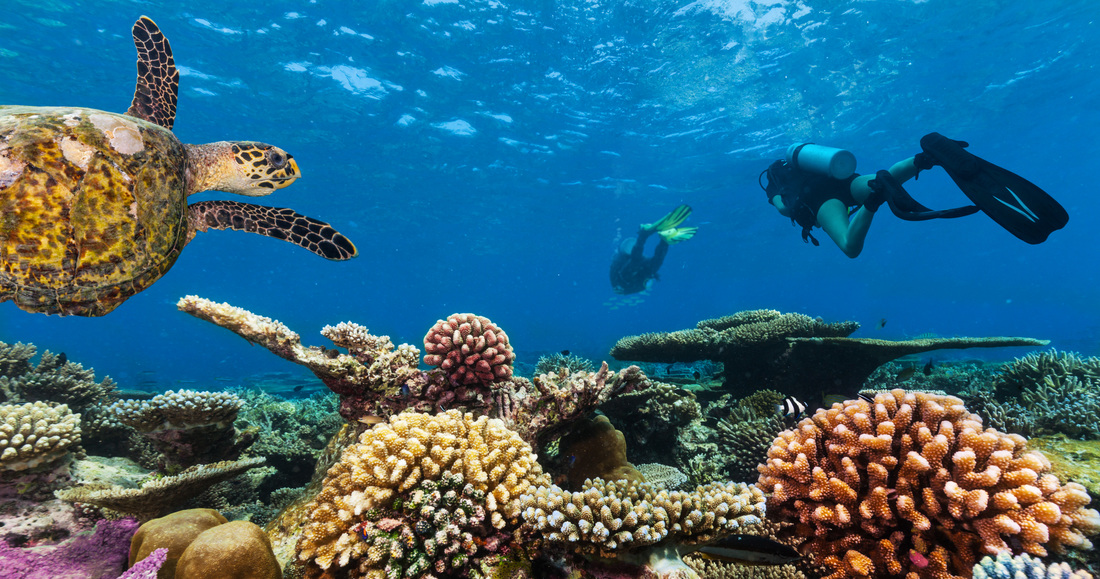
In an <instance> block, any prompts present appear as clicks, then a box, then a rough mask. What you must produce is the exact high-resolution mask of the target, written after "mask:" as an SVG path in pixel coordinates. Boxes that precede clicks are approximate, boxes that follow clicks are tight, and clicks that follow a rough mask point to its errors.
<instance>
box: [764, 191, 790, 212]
mask: <svg viewBox="0 0 1100 579" xmlns="http://www.w3.org/2000/svg"><path fill="white" fill-rule="evenodd" d="M768 202H769V203H771V204H772V205H774V206H775V208H776V209H777V210H779V214H780V215H782V216H783V217H790V216H791V210H790V209H788V208H787V206H786V205H784V204H783V196H782V195H772V198H771V199H768Z"/></svg>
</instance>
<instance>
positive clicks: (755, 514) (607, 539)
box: [520, 479, 764, 558]
mask: <svg viewBox="0 0 1100 579" xmlns="http://www.w3.org/2000/svg"><path fill="white" fill-rule="evenodd" d="M520 504H521V506H522V508H523V519H524V520H525V521H526V523H527V526H528V527H529V528H531V529H532V530H533V531H535V533H536V534H537V537H538V540H539V541H541V542H543V543H545V544H547V545H558V546H564V547H567V548H569V549H572V550H576V551H577V552H580V553H583V554H585V555H590V556H596V557H610V558H622V557H624V552H629V551H632V550H634V551H637V550H645V549H646V548H648V547H652V546H655V545H657V544H658V543H663V542H666V541H667V542H669V543H675V544H677V545H695V544H703V543H707V542H709V541H712V540H714V539H715V538H717V537H720V536H723V535H728V534H730V533H734V532H737V531H739V530H740V529H741V528H742V527H745V526H748V525H753V524H759V523H760V522H761V518H762V517H763V516H764V494H763V493H761V492H760V491H759V490H758V489H757V488H756V487H754V486H749V485H745V484H743V483H726V484H721V483H712V484H709V485H705V486H700V487H697V488H696V489H695V490H694V491H692V492H685V491H669V490H668V489H665V488H663V487H660V486H656V485H654V484H651V483H644V482H641V483H639V482H633V481H604V480H603V479H595V480H590V481H588V482H586V483H585V485H584V486H583V488H582V489H581V490H580V491H577V492H569V491H567V490H563V489H561V488H559V487H558V486H556V485H553V486H549V487H547V486H540V487H537V488H534V489H532V490H531V491H530V492H528V493H526V494H524V495H523V496H522V497H520ZM636 556H637V554H636V553H635V557H627V558H636Z"/></svg>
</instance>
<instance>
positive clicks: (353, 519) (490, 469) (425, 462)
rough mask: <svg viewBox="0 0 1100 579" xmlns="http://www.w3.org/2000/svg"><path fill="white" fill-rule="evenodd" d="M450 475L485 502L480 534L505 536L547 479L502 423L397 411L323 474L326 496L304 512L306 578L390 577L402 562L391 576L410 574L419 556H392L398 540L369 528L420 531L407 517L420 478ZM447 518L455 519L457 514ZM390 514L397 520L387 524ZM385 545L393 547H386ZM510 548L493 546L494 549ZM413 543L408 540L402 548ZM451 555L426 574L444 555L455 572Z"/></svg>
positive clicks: (451, 414)
mask: <svg viewBox="0 0 1100 579" xmlns="http://www.w3.org/2000/svg"><path fill="white" fill-rule="evenodd" d="M445 475H450V476H447V479H446V480H447V482H446V484H453V485H461V488H463V489H464V488H465V486H466V485H467V484H469V485H472V487H473V488H472V491H476V492H475V493H474V494H473V495H467V498H470V496H474V497H476V501H474V502H478V501H481V500H482V498H481V497H483V500H484V506H483V508H484V510H485V515H484V516H481V517H476V516H475V519H477V521H478V525H479V527H478V528H479V529H480V530H478V531H477V533H480V535H479V536H481V537H489V536H494V535H495V534H496V533H497V532H500V533H504V534H507V533H509V532H510V530H512V529H514V528H516V526H517V525H518V523H519V521H518V517H519V510H520V509H519V496H520V495H522V494H523V493H525V492H527V491H529V490H530V489H531V488H532V486H533V485H545V484H548V483H549V479H548V477H547V476H546V475H544V474H543V473H542V470H541V468H540V467H539V465H538V462H537V460H536V457H535V455H534V454H533V453H532V452H531V447H530V446H529V445H528V444H526V443H525V442H523V440H521V439H520V437H519V436H518V435H517V434H516V433H515V432H513V431H511V430H508V429H507V428H506V427H505V426H504V424H503V423H501V422H500V421H499V420H490V419H488V418H487V417H484V416H483V417H481V418H477V419H475V418H474V417H473V416H472V415H470V414H465V415H464V414H463V413H461V412H459V411H457V410H450V411H448V412H445V413H443V414H438V415H435V416H432V415H428V414H419V413H415V412H406V413H403V414H398V415H396V416H393V417H391V418H390V420H389V422H388V423H382V424H378V425H376V426H375V427H374V428H372V429H371V430H368V431H366V432H364V433H363V434H362V435H360V437H359V442H358V443H357V444H353V445H351V446H350V447H349V448H348V449H347V450H345V451H344V454H343V455H342V456H341V458H340V461H339V462H337V463H336V464H335V465H334V466H333V467H332V468H330V469H329V471H328V473H327V474H326V476H325V480H324V485H323V488H322V490H321V492H320V493H319V494H318V495H317V496H316V497H315V498H314V499H313V501H311V502H310V504H309V505H308V506H307V507H306V511H307V512H308V513H309V515H308V521H307V522H306V524H305V528H304V529H303V531H302V535H301V538H300V539H299V542H298V560H299V561H301V562H302V563H303V564H304V565H305V567H306V569H305V573H306V576H307V577H328V576H333V575H340V576H346V577H370V578H372V579H373V578H375V577H386V576H387V566H389V568H390V569H391V570H392V569H396V567H394V565H398V566H400V571H393V572H397V573H399V574H400V573H405V572H408V571H409V568H410V567H411V566H412V565H413V564H414V563H413V561H414V560H418V558H415V557H413V558H410V557H407V556H405V553H404V552H402V553H401V555H402V556H399V557H395V556H393V555H394V553H393V551H392V549H393V544H394V543H393V539H395V537H392V536H384V535H380V534H379V533H376V532H375V531H374V530H371V529H376V530H378V531H381V532H383V533H392V532H394V531H395V530H398V533H399V534H400V532H399V529H400V527H401V525H403V524H405V525H407V524H410V522H411V524H412V529H413V530H414V531H415V530H416V523H417V522H416V521H415V520H412V519H409V518H408V516H407V514H402V513H403V511H402V508H403V507H404V506H405V505H406V504H407V503H408V502H409V501H412V502H413V503H414V504H415V503H416V502H417V501H418V500H417V496H416V495H415V493H416V491H417V490H420V491H423V490H424V488H423V487H419V488H418V485H421V483H422V482H423V481H440V480H443V479H444V476H445ZM479 493H480V494H479ZM456 497H457V495H456ZM422 498H423V497H422V496H421V499H422ZM399 500H400V501H401V502H397V501H399ZM456 500H457V499H456ZM471 500H472V501H473V499H471ZM475 506H476V505H475ZM449 513H450V514H449V515H448V516H456V513H454V512H453V511H450V512H449ZM418 516H421V517H422V516H424V513H419V515H418ZM387 518H389V519H394V521H393V522H385V519H387ZM370 522H373V525H371V524H369V523H370ZM459 522H461V521H459ZM470 524H471V519H470V518H469V517H467V520H466V521H465V525H463V526H462V527H463V529H465V530H464V531H462V532H463V533H465V532H470V533H471V534H474V533H473V531H471V530H470ZM387 527H388V528H387ZM368 530H369V533H368V534H367V536H365V535H364V531H368ZM380 536H381V537H382V538H381V539H379V537H380ZM368 539H369V541H368ZM379 541H380V542H379ZM381 542H384V543H385V544H386V545H388V546H389V547H390V549H391V550H390V551H389V552H385V551H383V549H382V544H381ZM506 546H507V545H505V544H498V545H495V548H496V552H497V553H499V552H502V551H503V550H504V549H505V547H506ZM412 547H413V546H410V545H409V544H405V546H404V547H403V548H404V549H409V548H412ZM436 547H439V542H437V543H436ZM425 549H426V547H425ZM445 551H446V550H445V549H443V551H437V552H436V555H435V556H436V557H437V559H435V560H432V561H430V563H431V565H430V566H429V568H430V569H435V568H436V565H437V564H440V563H439V560H440V559H439V558H440V557H444V556H446V557H447V559H445V560H444V562H443V563H441V564H440V565H441V566H442V567H443V568H444V569H448V568H450V569H453V568H454V567H455V563H456V561H455V559H454V557H455V556H456V555H457V554H458V553H446V552H445ZM491 551H492V550H491ZM425 553H426V551H425ZM490 554H493V553H490ZM460 563H463V564H465V563H469V561H464V562H460ZM417 567H419V564H417ZM414 576H416V575H414Z"/></svg>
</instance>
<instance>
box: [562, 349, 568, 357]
mask: <svg viewBox="0 0 1100 579" xmlns="http://www.w3.org/2000/svg"><path fill="white" fill-rule="evenodd" d="M561 355H562V356H568V355H569V350H562V351H561Z"/></svg>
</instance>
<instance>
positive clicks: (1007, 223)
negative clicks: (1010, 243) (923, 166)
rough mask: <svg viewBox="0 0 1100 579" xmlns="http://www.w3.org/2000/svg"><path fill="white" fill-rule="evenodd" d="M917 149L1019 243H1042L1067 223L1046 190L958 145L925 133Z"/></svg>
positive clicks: (943, 137) (938, 136) (1067, 216)
mask: <svg viewBox="0 0 1100 579" xmlns="http://www.w3.org/2000/svg"><path fill="white" fill-rule="evenodd" d="M920 147H921V149H923V150H924V153H925V154H926V155H928V156H929V157H931V158H932V160H933V161H934V162H935V164H936V165H939V166H941V167H943V168H944V170H945V171H947V174H948V175H949V176H950V177H951V179H952V180H953V181H955V184H956V185H958V186H959V189H961V190H962V192H963V193H965V194H966V196H967V197H969V198H970V200H971V201H973V202H974V204H975V205H977V206H978V207H979V208H980V209H981V210H982V211H984V212H985V214H986V215H988V216H989V217H990V218H991V219H993V221H996V222H997V224H998V225H1000V226H1001V227H1004V228H1005V229H1006V230H1007V231H1008V232H1009V233H1011V234H1012V235H1015V236H1016V237H1018V238H1020V239H1021V240H1023V241H1026V242H1027V243H1030V244H1033V245H1034V244H1037V243H1042V242H1044V241H1046V239H1047V236H1049V235H1050V234H1051V233H1053V232H1054V231H1057V230H1059V229H1061V228H1063V227H1065V226H1066V223H1068V222H1069V214H1068V213H1066V210H1065V208H1064V207H1062V206H1061V204H1059V203H1058V202H1057V201H1055V200H1054V198H1053V197H1051V196H1050V195H1048V194H1047V192H1046V191H1043V190H1042V189H1040V188H1039V187H1038V186H1037V185H1035V184H1034V183H1032V182H1031V181H1028V180H1027V179H1024V178H1023V177H1021V176H1019V175H1017V174H1015V173H1013V172H1012V171H1009V170H1008V169H1003V168H1001V167H998V166H997V165H994V164H993V163H990V162H989V161H986V160H985V159H982V158H980V157H977V156H975V155H972V154H970V153H968V152H966V151H965V150H963V147H962V145H960V144H959V143H958V142H956V141H952V140H951V139H948V138H947V137H945V136H943V135H941V134H939V133H928V134H927V135H925V136H924V137H922V138H921V140H920Z"/></svg>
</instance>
